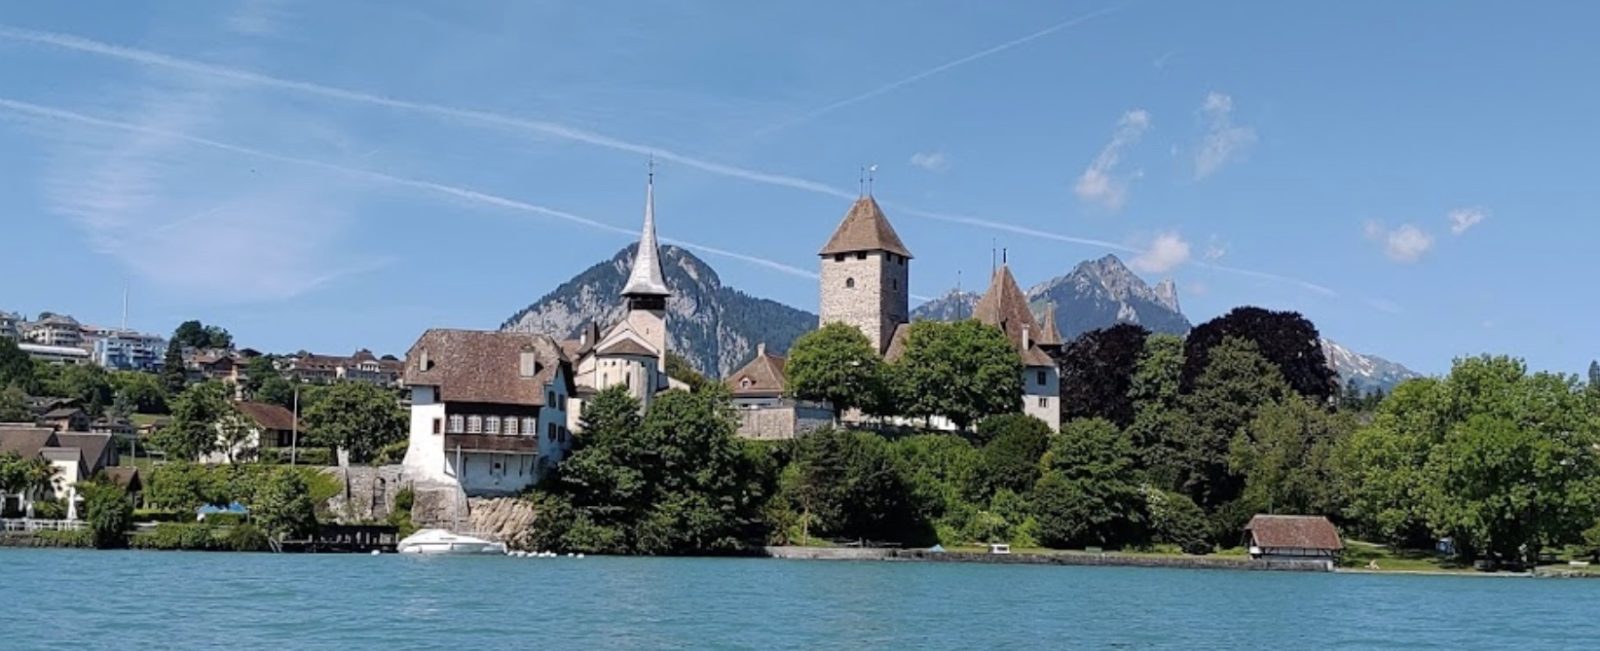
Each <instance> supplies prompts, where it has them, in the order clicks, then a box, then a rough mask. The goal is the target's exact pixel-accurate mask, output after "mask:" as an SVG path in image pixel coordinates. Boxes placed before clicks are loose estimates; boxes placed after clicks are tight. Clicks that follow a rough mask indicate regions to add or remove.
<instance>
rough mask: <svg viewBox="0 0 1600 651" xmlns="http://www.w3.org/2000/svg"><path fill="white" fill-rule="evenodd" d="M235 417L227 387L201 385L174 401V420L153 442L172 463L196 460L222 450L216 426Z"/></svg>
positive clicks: (160, 431) (159, 431) (195, 386)
mask: <svg viewBox="0 0 1600 651" xmlns="http://www.w3.org/2000/svg"><path fill="white" fill-rule="evenodd" d="M236 417H237V411H236V410H235V409H234V408H233V405H232V404H231V403H229V402H228V392H227V388H226V387H224V386H223V385H222V384H220V383H217V382H201V383H198V384H195V385H194V386H191V387H189V388H188V389H185V390H184V391H183V393H180V394H178V396H177V397H176V398H174V399H173V401H172V420H171V421H169V422H168V423H167V424H166V425H165V426H163V427H162V428H161V429H158V430H156V432H155V434H154V435H152V436H151V443H154V444H155V446H156V447H158V448H160V449H161V451H162V452H163V453H164V454H166V455H167V458H168V459H169V460H174V461H194V460H195V459H197V458H199V457H200V455H203V454H207V453H210V452H214V451H217V450H218V449H220V447H221V445H220V443H221V442H220V436H219V434H218V431H217V424H218V423H219V422H222V421H223V419H225V418H236Z"/></svg>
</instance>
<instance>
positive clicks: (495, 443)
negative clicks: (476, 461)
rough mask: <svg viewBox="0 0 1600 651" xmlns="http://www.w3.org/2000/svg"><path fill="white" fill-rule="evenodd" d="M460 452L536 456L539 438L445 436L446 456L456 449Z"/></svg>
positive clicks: (471, 435)
mask: <svg viewBox="0 0 1600 651" xmlns="http://www.w3.org/2000/svg"><path fill="white" fill-rule="evenodd" d="M458 447H459V448H460V450H461V451H462V452H497V453H503V454H538V453H539V437H537V436H501V435H497V434H445V435H444V450H445V453H446V454H449V453H453V452H455V451H456V449H457V448H458Z"/></svg>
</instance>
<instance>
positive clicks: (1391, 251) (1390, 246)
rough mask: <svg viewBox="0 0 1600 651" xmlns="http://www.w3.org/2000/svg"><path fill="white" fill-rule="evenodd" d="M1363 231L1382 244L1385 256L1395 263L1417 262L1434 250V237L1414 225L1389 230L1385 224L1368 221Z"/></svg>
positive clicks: (1368, 237) (1370, 238) (1403, 225)
mask: <svg viewBox="0 0 1600 651" xmlns="http://www.w3.org/2000/svg"><path fill="white" fill-rule="evenodd" d="M1363 230H1365V232H1366V234H1367V239H1369V240H1373V241H1375V242H1378V243H1380V244H1382V245H1383V253H1384V255H1387V256H1389V259H1391V260H1394V261H1395V262H1407V263H1409V262H1416V261H1417V260H1420V259H1422V255H1423V254H1424V253H1427V252H1428V251H1429V250H1430V249H1432V248H1433V236H1432V235H1429V234H1428V233H1427V231H1424V230H1422V229H1420V228H1417V227H1416V226H1414V225H1412V224H1401V225H1400V226H1399V227H1398V228H1395V229H1394V230H1389V229H1387V228H1385V227H1384V225H1383V224H1380V223H1378V222H1376V221H1368V222H1367V224H1366V226H1365V228H1364V229H1363Z"/></svg>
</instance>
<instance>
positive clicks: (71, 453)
mask: <svg viewBox="0 0 1600 651" xmlns="http://www.w3.org/2000/svg"><path fill="white" fill-rule="evenodd" d="M39 456H41V457H44V458H46V459H49V460H51V461H74V462H77V463H78V465H80V466H81V465H83V450H79V449H78V448H58V447H48V448H40V449H39Z"/></svg>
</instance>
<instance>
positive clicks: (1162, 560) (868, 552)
mask: <svg viewBox="0 0 1600 651" xmlns="http://www.w3.org/2000/svg"><path fill="white" fill-rule="evenodd" d="M765 551H766V554H767V556H770V557H772V558H787V559H804V560H840V561H863V560H874V561H932V562H947V563H1004V564H1015V565H1088V566H1096V565H1098V566H1120V567H1172V568H1183V569H1205V570H1273V571H1288V572H1329V571H1332V570H1333V567H1332V565H1331V564H1330V563H1329V562H1328V561H1325V560H1305V561H1287V560H1284V561H1280V560H1273V561H1267V560H1254V559H1249V558H1242V557H1229V556H1136V555H1132V554H1118V553H1116V552H1106V553H1091V552H1043V553H1021V552H1019V553H1013V554H987V553H982V552H930V551H928V550H926V549H884V548H865V549H863V548H859V547H767V548H766V550H765Z"/></svg>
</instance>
